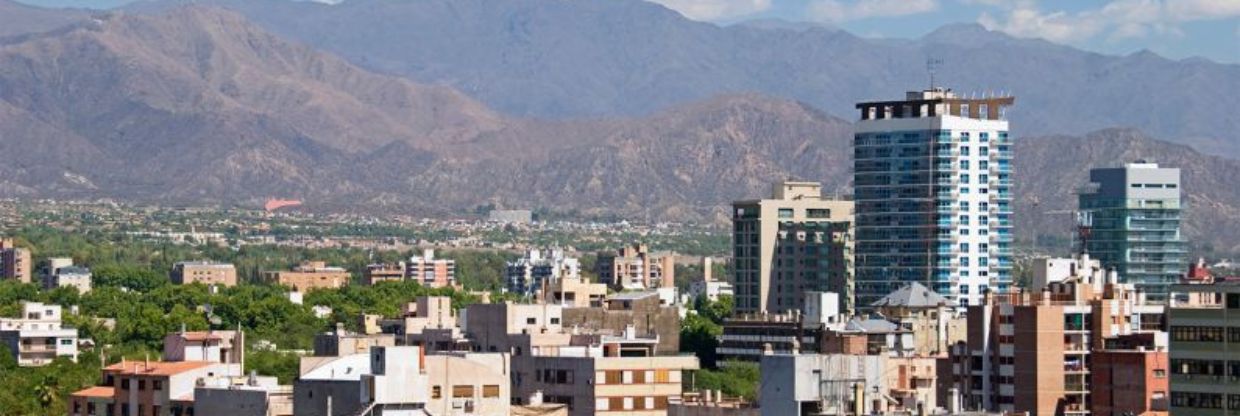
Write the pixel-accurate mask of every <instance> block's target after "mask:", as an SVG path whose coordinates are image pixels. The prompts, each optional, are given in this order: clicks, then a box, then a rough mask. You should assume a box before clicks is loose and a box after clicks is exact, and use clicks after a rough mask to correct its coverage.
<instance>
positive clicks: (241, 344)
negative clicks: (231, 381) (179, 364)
mask: <svg viewBox="0 0 1240 416" xmlns="http://www.w3.org/2000/svg"><path fill="white" fill-rule="evenodd" d="M163 360H164V361H204V362H212V363H221V364H241V363H243V362H245V333H244V332H242V331H216V330H208V331H185V330H184V329H182V330H181V331H180V332H174V333H171V334H168V335H165V336H164V355H163Z"/></svg>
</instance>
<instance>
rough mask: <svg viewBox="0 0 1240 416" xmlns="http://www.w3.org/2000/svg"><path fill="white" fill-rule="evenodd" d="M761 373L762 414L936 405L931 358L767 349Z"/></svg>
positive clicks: (915, 409) (913, 409) (919, 410)
mask: <svg viewBox="0 0 1240 416" xmlns="http://www.w3.org/2000/svg"><path fill="white" fill-rule="evenodd" d="M760 373H761V375H762V382H761V387H760V391H759V392H758V407H759V409H761V411H762V414H763V415H771V416H775V415H777V416H800V415H805V416H810V415H868V414H888V413H892V412H907V413H913V414H928V413H930V411H931V410H933V409H935V408H936V407H937V402H936V394H935V379H936V377H937V376H936V372H935V362H934V359H933V358H922V357H917V358H915V357H892V356H888V355H853V354H799V353H797V352H792V353H790V354H768V355H764V356H762V362H761V367H760ZM923 412H924V413H923Z"/></svg>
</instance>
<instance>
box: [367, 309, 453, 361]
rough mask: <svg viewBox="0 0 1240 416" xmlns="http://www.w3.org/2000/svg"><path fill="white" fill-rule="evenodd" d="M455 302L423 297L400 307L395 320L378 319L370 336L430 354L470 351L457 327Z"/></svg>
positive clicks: (368, 329) (370, 330) (370, 331)
mask: <svg viewBox="0 0 1240 416" xmlns="http://www.w3.org/2000/svg"><path fill="white" fill-rule="evenodd" d="M458 322H459V319H458V317H457V315H456V313H455V312H454V311H453V309H452V298H449V297H447V296H422V297H419V298H417V299H416V300H415V301H413V302H408V303H406V304H404V305H403V306H401V315H400V316H399V317H396V318H387V319H384V318H379V319H376V320H375V322H374V325H373V326H374V327H375V328H371V327H372V325H365V326H366V327H367V329H366V333H367V334H375V333H380V332H381V333H383V334H390V335H392V336H394V337H395V340H396V345H413V346H420V347H423V348H424V349H425V350H426V352H427V353H436V352H442V351H469V343H468V341H467V340H466V339H465V334H464V333H463V332H462V331H461V329H460V327H459V326H458V325H457V324H458Z"/></svg>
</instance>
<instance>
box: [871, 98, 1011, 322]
mask: <svg viewBox="0 0 1240 416" xmlns="http://www.w3.org/2000/svg"><path fill="white" fill-rule="evenodd" d="M1014 101H1015V100H1014V98H1012V97H988V98H978V99H969V98H963V97H957V96H956V95H955V94H954V93H952V92H951V90H946V89H932V90H926V91H920V92H909V93H908V94H907V95H906V97H905V99H904V100H898V101H882V102H865V103H859V104H857V108H858V109H860V110H861V120H860V121H858V122H857V124H856V136H855V137H854V141H853V160H854V165H853V170H854V177H853V186H854V189H855V190H854V193H855V196H854V197H855V200H856V204H857V207H856V208H857V216H856V237H855V239H856V249H855V263H854V267H855V268H856V280H857V304H858V305H861V306H863V307H864V305H869V304H870V303H872V302H874V301H877V300H878V299H879V298H881V297H882V296H884V295H886V294H888V293H891V292H892V291H894V290H896V289H898V288H900V287H901V286H903V285H904V284H906V283H908V282H914V281H916V282H921V283H923V284H925V285H926V286H927V287H930V288H931V289H932V290H934V291H935V292H937V293H939V294H940V295H943V296H945V297H947V298H948V299H950V300H951V301H953V302H956V303H957V304H959V305H970V304H977V303H978V302H980V301H981V300H982V295H983V293H985V292H988V291H995V292H1000V293H1003V292H1007V290H1008V289H1009V286H1010V285H1011V283H1012V255H1011V250H1012V247H1011V245H1012V223H1013V219H1012V194H1011V190H1012V147H1013V145H1012V140H1011V137H1010V136H1009V135H1008V122H1007V120H1006V119H1005V111H1006V108H1007V107H1008V106H1010V105H1012V104H1013V102H1014Z"/></svg>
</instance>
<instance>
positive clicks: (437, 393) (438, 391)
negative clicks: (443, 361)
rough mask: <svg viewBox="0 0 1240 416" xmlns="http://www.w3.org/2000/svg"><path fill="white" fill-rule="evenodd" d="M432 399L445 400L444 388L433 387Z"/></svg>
mask: <svg viewBox="0 0 1240 416" xmlns="http://www.w3.org/2000/svg"><path fill="white" fill-rule="evenodd" d="M431 398H432V399H441V398H443V387H442V386H431Z"/></svg>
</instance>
